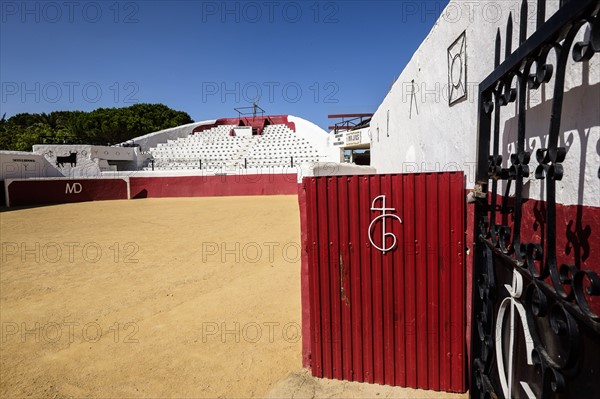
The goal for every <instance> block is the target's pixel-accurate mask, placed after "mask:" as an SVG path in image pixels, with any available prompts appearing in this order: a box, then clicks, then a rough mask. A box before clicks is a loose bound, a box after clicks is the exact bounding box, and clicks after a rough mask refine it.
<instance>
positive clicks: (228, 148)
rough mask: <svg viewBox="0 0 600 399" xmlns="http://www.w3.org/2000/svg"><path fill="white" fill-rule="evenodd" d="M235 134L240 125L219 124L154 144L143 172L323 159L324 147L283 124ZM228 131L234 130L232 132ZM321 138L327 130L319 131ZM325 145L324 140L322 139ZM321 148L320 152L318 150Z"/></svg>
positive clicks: (312, 161)
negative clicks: (255, 131) (258, 132)
mask: <svg viewBox="0 0 600 399" xmlns="http://www.w3.org/2000/svg"><path fill="white" fill-rule="evenodd" d="M247 128H248V131H249V132H250V134H247V135H236V133H235V132H236V131H239V129H240V126H238V125H232V124H222V125H217V126H214V127H211V128H210V129H208V130H204V131H201V132H195V133H192V132H190V133H191V134H190V135H189V136H187V137H179V138H177V139H174V140H167V141H166V142H164V143H158V144H157V145H156V146H155V147H151V148H150V149H149V151H148V152H149V154H150V155H151V159H152V161H151V162H150V163H149V164H148V165H147V166H146V167H144V170H146V171H151V170H155V171H159V170H165V171H167V170H197V169H203V170H206V169H209V170H211V169H212V170H216V169H224V170H227V169H235V168H264V167H273V168H276V167H287V166H296V165H306V164H314V163H316V162H319V161H323V160H327V159H328V158H329V156H328V154H327V152H328V151H327V148H326V147H325V148H318V141H316V140H312V142H311V141H310V140H309V139H307V138H305V137H303V136H302V135H301V134H299V133H298V132H296V131H294V130H292V129H291V128H290V127H289V126H287V125H286V124H272V125H267V126H265V127H264V129H263V130H262V132H261V133H262V134H260V135H258V134H252V133H251V132H252V130H251V127H250V126H248V127H247ZM232 132H234V133H233V134H232ZM322 134H323V136H324V137H323V138H326V137H327V136H326V135H327V133H326V132H324V131H323V132H322ZM322 142H323V143H325V144H326V140H322ZM319 150H321V151H319Z"/></svg>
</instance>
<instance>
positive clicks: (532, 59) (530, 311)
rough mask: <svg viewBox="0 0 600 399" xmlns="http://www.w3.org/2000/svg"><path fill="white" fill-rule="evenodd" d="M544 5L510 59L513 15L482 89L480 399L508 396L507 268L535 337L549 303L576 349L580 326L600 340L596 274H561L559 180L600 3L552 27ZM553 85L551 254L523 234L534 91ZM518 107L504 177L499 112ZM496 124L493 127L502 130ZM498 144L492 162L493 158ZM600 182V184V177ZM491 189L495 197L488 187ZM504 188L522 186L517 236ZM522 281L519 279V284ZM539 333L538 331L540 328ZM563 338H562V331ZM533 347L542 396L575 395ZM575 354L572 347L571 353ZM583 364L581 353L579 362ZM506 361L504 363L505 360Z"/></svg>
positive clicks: (542, 161) (477, 267)
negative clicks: (574, 87) (502, 278)
mask: <svg viewBox="0 0 600 399" xmlns="http://www.w3.org/2000/svg"><path fill="white" fill-rule="evenodd" d="M545 3H546V2H545V0H538V1H537V6H538V9H537V26H536V29H537V30H536V32H534V33H533V34H532V35H531V36H530V37H529V38H528V39H527V7H528V4H527V1H526V0H524V1H523V2H522V7H521V10H520V12H521V18H520V31H519V47H518V48H517V49H516V50H515V51H514V52H512V51H511V42H512V29H513V26H512V24H513V22H512V14H511V16H510V17H509V19H508V25H507V28H506V37H505V42H506V45H505V48H506V51H505V60H504V62H502V63H500V46H501V39H500V30H499V29H498V33H497V36H496V47H495V62H494V71H493V72H492V73H491V74H490V75H489V76H488V77H487V78H486V79H485V80H484V81H483V82H482V83H481V84H480V85H479V100H478V101H479V105H478V138H477V139H478V143H477V177H476V185H475V190H474V196H475V197H476V203H475V221H474V235H473V237H474V240H475V251H474V259H473V280H472V287H473V296H472V318H471V319H472V323H471V365H470V366H471V382H470V385H471V387H470V393H471V395H472V396H473V397H494V395H497V396H498V397H502V396H504V395H503V394H504V393H505V392H506V391H505V390H504V392H503V389H497V388H499V387H497V386H495V385H494V383H493V382H492V379H495V374H492V373H495V372H496V371H494V367H491V366H490V362H491V360H490V359H492V360H493V358H494V356H498V354H497V353H496V351H495V349H496V348H495V341H494V338H493V332H494V330H495V328H496V326H495V322H494V316H495V314H494V313H495V307H496V305H497V304H498V302H500V300H501V299H503V298H502V297H500V296H499V295H497V294H498V293H499V292H500V289H501V288H500V287H499V286H496V284H495V279H496V274H497V273H502V271H498V270H497V269H498V267H499V266H500V265H502V266H505V267H507V268H508V270H511V272H512V273H513V275H516V274H518V275H519V276H521V278H526V279H527V280H529V281H531V284H530V286H529V287H528V289H527V292H526V293H525V292H523V293H524V296H525V295H526V298H527V301H526V303H527V310H526V312H527V316H528V318H527V323H526V324H527V325H528V328H531V327H532V325H531V324H532V323H533V322H532V321H530V318H529V317H531V320H534V319H533V318H534V317H536V319H535V320H537V317H538V316H539V317H542V316H544V315H542V314H536V312H535V310H534V309H535V308H534V306H535V305H539V308H538V309H537V310H538V313H539V312H540V309H542V310H543V311H544V312H545V311H546V309H543V307H544V305H546V302H545V301H544V300H545V299H548V303H547V307H548V308H550V305H552V308H551V310H554V309H555V308H556V309H559V310H557V312H558V313H560V310H561V309H562V311H563V312H564V315H562V314H561V315H560V317H558V316H556V315H554V314H553V313H551V314H550V315H549V316H548V318H549V319H550V323H551V324H550V326H551V327H552V328H551V329H552V330H554V328H555V327H556V329H557V330H559V329H560V328H562V327H560V324H561V323H559V321H560V322H562V321H564V320H558V319H560V318H562V317H564V319H565V320H566V321H565V323H566V324H567V327H566V328H567V331H566V333H565V331H563V330H561V333H564V334H566V335H567V337H568V338H570V339H571V341H570V342H574V341H573V340H574V339H578V338H579V336H577V334H579V330H577V334H575V333H574V332H573V331H574V330H572V327H573V321H574V323H575V324H577V326H581V327H579V328H580V329H581V330H582V334H581V335H582V336H583V330H585V331H586V332H587V331H591V332H592V334H594V333H595V334H600V318H598V315H597V314H595V313H594V312H593V310H592V309H591V307H590V306H589V304H588V303H587V300H586V297H585V293H584V283H585V282H586V281H587V282H589V287H588V288H587V289H588V291H587V294H588V295H599V294H600V278H599V277H598V274H597V273H596V272H595V271H592V270H579V269H578V268H575V267H574V265H558V264H557V259H556V255H557V253H556V181H558V180H561V179H562V165H561V163H562V162H563V161H564V159H565V156H566V150H565V149H564V148H561V147H559V146H558V138H559V134H560V122H561V116H562V115H561V114H562V104H563V94H564V83H565V75H566V69H567V61H568V58H569V55H571V47H572V44H573V41H574V39H575V37H576V35H577V33H578V32H579V31H580V29H581V27H582V26H584V25H585V23H588V24H589V26H591V27H592V34H591V35H590V36H591V38H592V39H590V40H589V41H588V42H579V43H576V44H575V45H574V47H573V58H574V60H575V61H577V62H581V61H587V60H589V59H591V58H592V57H593V56H594V54H595V53H596V52H599V51H600V16H599V15H598V11H599V9H600V2H598V1H597V0H575V1H565V0H561V3H560V8H559V10H558V11H557V12H556V13H555V14H554V15H553V16H551V17H550V18H549V19H548V20H547V21H545ZM584 20H586V21H584ZM561 42H562V43H561ZM553 48H558V50H556V53H557V62H556V64H557V65H556V67H555V68H553V66H552V65H549V64H547V63H546V56H547V55H548V53H549V52H550V51H551V50H552V49H553ZM534 63H535V65H536V69H535V70H534V73H532V74H530V72H531V71H532V68H533V65H534ZM513 78H516V81H517V83H516V88H513V87H512V81H513ZM550 79H554V95H553V97H552V114H551V120H550V128H549V140H548V148H542V149H538V150H537V152H536V158H537V160H538V162H539V166H538V167H537V168H536V171H535V177H536V178H537V179H545V181H546V205H547V206H546V221H547V222H546V225H545V232H544V233H545V238H546V247H545V251H544V250H543V248H544V242H542V243H523V242H521V237H520V233H521V222H522V219H523V214H522V211H523V180H524V178H525V177H528V175H529V166H528V164H529V160H530V156H531V154H530V153H529V152H527V151H526V150H525V145H524V142H525V132H526V127H525V124H526V107H525V106H526V96H527V94H528V91H529V90H535V89H537V88H538V87H539V86H540V85H541V84H543V83H546V82H548V81H550ZM514 101H517V113H516V118H517V121H518V128H517V134H518V138H517V147H516V154H511V157H510V164H511V166H510V167H509V168H502V166H501V165H502V156H501V155H500V154H499V137H500V133H501V131H500V107H502V106H506V105H508V104H509V103H512V102H514ZM492 123H494V125H493V128H492ZM492 129H493V131H492ZM492 134H493V137H492ZM492 139H493V147H492V148H491V149H492V151H493V152H492V154H493V155H490V146H491V145H490V141H491V140H492ZM582 173H585V171H582ZM598 174H599V177H600V171H599V172H598ZM490 180H491V181H492V183H491V189H490V188H489V187H488V185H489V182H490ZM499 180H504V181H507V187H508V188H507V192H506V194H508V192H509V191H508V190H510V186H511V183H512V182H513V181H514V184H515V198H514V205H513V206H512V212H514V220H515V221H514V225H513V229H512V231H511V228H510V227H508V226H504V225H501V224H497V216H498V214H500V213H501V212H503V211H504V212H506V208H505V207H506V204H505V203H503V204H502V207H503V208H504V209H502V210H501V211H498V208H499V204H498V202H497V201H498V195H499V193H498V181H499ZM506 196H507V195H505V197H506ZM499 223H501V222H499ZM540 261H541V262H540ZM538 263H541V264H540V269H541V270H540V271H538V269H537V268H536V264H538ZM565 273H566V274H565ZM546 276H549V278H550V280H551V283H547V282H545V281H544V278H545V277H546ZM515 278H516V279H517V280H518V279H519V277H515ZM564 285H569V286H570V287H571V288H570V289H571V292H569V293H567V292H566V291H565V289H564ZM522 288H524V287H522ZM515 295H516V294H515ZM519 295H520V293H519ZM499 297H500V298H499ZM498 298H499V299H498ZM536 301H537V302H536ZM557 312H554V313H557ZM577 326H576V327H577ZM533 327H534V329H535V328H536V327H535V325H534V326H533ZM488 333H489V334H488ZM555 333H556V334H557V335H558V334H559V333H558V332H556V331H555ZM525 338H527V335H525ZM536 341H537V342H536ZM532 342H533V344H534V345H535V349H534V350H533V351H532V355H535V356H537V358H535V359H534V360H533V361H534V365H535V366H536V367H538V368H539V369H540V370H541V374H542V381H543V383H542V386H541V389H542V396H543V397H547V396H549V395H552V394H555V393H560V391H561V389H566V387H565V386H564V384H565V379H564V375H563V374H564V372H565V370H566V371H567V372H568V371H569V369H568V368H567V366H569V365H567V366H564V367H557V365H556V364H551V362H550V361H549V360H548V359H550V358H551V356H550V355H548V353H544V352H545V351H544V350H542V349H541V348H540V347H539V346H540V345H537V344H538V343H540V342H541V343H543V342H542V341H540V340H538V337H536V336H534V337H533V339H532ZM575 345H576V344H575ZM573 348H574V347H571V346H569V349H573ZM575 352H576V351H575ZM571 354H572V353H571ZM579 355H580V354H579V353H576V356H579ZM500 356H501V357H502V355H500ZM578 359H579V358H578ZM550 360H552V359H550ZM559 366H560V364H559ZM490 376H491V377H492V378H491V379H490ZM569 378H571V377H569ZM496 385H497V384H496ZM500 388H502V387H500ZM486 395H487V396H486ZM509 396H512V392H509Z"/></svg>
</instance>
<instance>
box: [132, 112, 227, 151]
mask: <svg viewBox="0 0 600 399" xmlns="http://www.w3.org/2000/svg"><path fill="white" fill-rule="evenodd" d="M215 122H216V120H215V119H212V120H206V121H201V122H194V123H188V124H187V125H181V126H177V127H173V128H170V129H165V130H160V131H158V132H153V133H148V134H146V135H144V136H140V137H136V138H134V139H132V140H129V141H128V142H127V143H131V141H134V142H135V144H139V145H140V147H141V149H142V151H148V150H149V149H150V148H152V147H156V146H157V145H158V143H166V142H167V140H177V139H178V138H180V137H187V136H189V135H190V134H191V133H192V131H193V130H194V129H195V128H196V127H198V126H202V125H208V124H211V123H215ZM121 144H126V143H121Z"/></svg>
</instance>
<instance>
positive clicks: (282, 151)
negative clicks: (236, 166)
mask: <svg viewBox="0 0 600 399" xmlns="http://www.w3.org/2000/svg"><path fill="white" fill-rule="evenodd" d="M292 160H293V164H294V165H298V164H305V163H314V162H318V161H319V154H318V153H317V150H316V149H314V148H313V146H312V145H311V144H310V142H308V140H306V139H305V138H303V137H300V136H299V135H298V134H296V133H294V132H293V131H292V130H291V129H290V128H289V127H287V126H285V125H270V126H267V127H266V128H265V130H264V131H263V134H262V136H261V137H260V138H259V139H258V140H257V143H256V144H255V145H254V146H253V147H252V149H251V150H250V151H249V153H248V167H263V166H290V165H291V164H292Z"/></svg>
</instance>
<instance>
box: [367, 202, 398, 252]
mask: <svg viewBox="0 0 600 399" xmlns="http://www.w3.org/2000/svg"><path fill="white" fill-rule="evenodd" d="M377 200H381V208H377V207H376V206H375V203H376V202H377ZM385 202H386V201H385V195H380V196H379V197H376V198H375V199H374V200H373V203H372V204H371V211H379V212H381V215H379V216H377V217H376V218H375V219H373V220H372V221H371V224H369V241H371V245H373V246H374V247H375V248H377V249H378V250H380V251H381V252H383V253H386V252H387V251H391V250H392V249H394V248H395V247H396V244H397V243H398V239H397V238H396V235H395V234H394V233H388V232H387V231H386V218H394V219H397V220H398V221H399V222H400V223H402V219H400V217H399V216H398V215H394V214H392V213H387V211H395V210H396V209H395V208H386V207H385ZM380 219H381V223H382V233H381V247H379V246H377V244H375V243H374V242H373V235H372V233H373V227H374V226H375V222H377V221H378V220H380ZM387 237H392V239H393V240H394V241H393V243H392V245H390V246H389V247H386V238H387Z"/></svg>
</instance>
